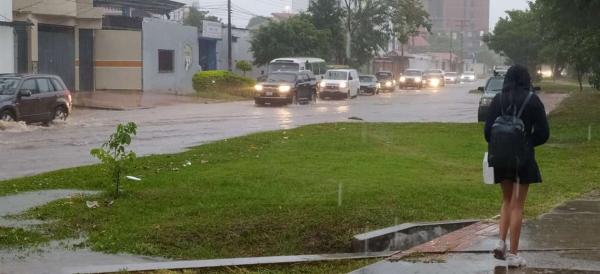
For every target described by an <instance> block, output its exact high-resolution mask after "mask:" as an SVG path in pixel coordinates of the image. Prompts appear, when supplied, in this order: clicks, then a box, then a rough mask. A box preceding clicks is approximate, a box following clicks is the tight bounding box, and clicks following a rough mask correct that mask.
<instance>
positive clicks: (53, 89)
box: [0, 74, 72, 124]
mask: <svg viewBox="0 0 600 274" xmlns="http://www.w3.org/2000/svg"><path fill="white" fill-rule="evenodd" d="M71 107H72V98H71V92H70V91H69V90H68V89H67V87H66V85H65V83H64V82H63V80H62V79H61V78H60V77H58V76H55V75H44V74H0V120H2V121H24V122H26V123H38V122H41V123H44V124H48V123H50V122H51V121H53V120H66V119H67V117H68V116H69V114H70V113H71Z"/></svg>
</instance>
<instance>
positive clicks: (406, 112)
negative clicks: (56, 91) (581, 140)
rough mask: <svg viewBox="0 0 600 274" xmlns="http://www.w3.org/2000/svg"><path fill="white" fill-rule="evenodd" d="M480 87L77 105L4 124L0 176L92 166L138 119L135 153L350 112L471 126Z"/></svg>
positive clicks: (370, 118) (374, 118) (339, 118)
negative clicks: (65, 114) (344, 96)
mask: <svg viewBox="0 0 600 274" xmlns="http://www.w3.org/2000/svg"><path fill="white" fill-rule="evenodd" d="M483 84H484V82H483V81H479V82H477V83H467V84H458V85H449V86H446V87H445V88H441V89H439V90H423V91H416V90H407V91H396V92H394V93H385V94H380V95H377V96H361V97H359V98H358V99H354V100H345V101H319V102H318V103H317V104H310V105H293V106H284V107H256V106H255V105H254V103H253V102H251V101H244V102H232V103H218V104H178V105H171V106H160V107H156V108H149V109H136V110H128V111H109V110H92V109H75V111H74V113H73V114H72V116H71V117H70V118H69V120H68V121H67V122H64V123H58V124H53V125H51V126H50V127H42V126H36V125H24V124H10V125H3V126H2V127H5V128H4V129H1V128H0V151H2V152H3V155H9V157H6V158H5V160H4V161H3V163H2V165H1V166H0V180H1V179H8V178H14V177H20V176H26V175H33V174H38V173H41V172H46V171H51V170H56V169H61V168H68V167H74V166H80V165H85V164H92V163H95V162H96V161H95V160H94V159H93V158H92V157H91V156H90V155H89V151H90V149H91V148H93V147H97V146H99V145H100V144H101V143H102V142H103V141H104V140H105V139H106V138H107V137H108V135H110V134H111V133H112V132H113V130H114V127H115V126H116V125H117V124H118V123H123V122H128V121H133V122H136V123H137V124H138V128H139V131H138V135H137V136H136V138H135V139H134V141H133V149H134V150H135V151H136V152H137V153H138V155H148V154H158V153H172V152H178V151H181V150H184V149H186V148H188V147H190V146H195V145H199V144H203V143H206V142H210V141H215V140H220V139H225V138H231V137H236V136H240V135H245V134H249V133H253V132H259V131H265V130H277V129H289V128H294V127H298V126H302V125H307V124H314V123H325V122H345V121H352V120H349V119H348V118H350V117H359V118H362V119H364V120H365V121H367V122H461V123H463V122H464V123H470V122H475V121H476V120H477V104H478V101H479V95H477V94H469V93H468V90H471V89H475V88H477V86H478V85H483ZM561 98H562V97H560V98H558V99H556V98H551V99H552V100H550V101H560V100H559V99H561ZM547 109H550V107H549V106H547Z"/></svg>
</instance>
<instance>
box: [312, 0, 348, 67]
mask: <svg viewBox="0 0 600 274" xmlns="http://www.w3.org/2000/svg"><path fill="white" fill-rule="evenodd" d="M338 1H339V0H311V1H310V5H309V7H308V14H309V15H310V18H311V22H312V23H313V25H314V26H315V27H316V28H317V29H318V30H322V31H327V38H326V40H325V42H324V43H325V44H326V45H327V47H325V49H326V52H325V55H326V56H327V58H326V59H328V60H330V61H335V62H336V63H338V64H341V63H342V62H343V60H344V54H345V52H344V43H345V41H346V38H345V35H344V27H343V26H342V19H343V11H342V9H341V8H340V7H339V5H338Z"/></svg>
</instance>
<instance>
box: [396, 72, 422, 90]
mask: <svg viewBox="0 0 600 274" xmlns="http://www.w3.org/2000/svg"><path fill="white" fill-rule="evenodd" d="M407 87H413V88H419V89H420V88H422V87H423V71H422V70H418V69H407V70H405V71H404V73H402V76H401V77H400V88H401V89H405V88H407Z"/></svg>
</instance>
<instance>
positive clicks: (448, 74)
mask: <svg viewBox="0 0 600 274" xmlns="http://www.w3.org/2000/svg"><path fill="white" fill-rule="evenodd" d="M456 75H457V73H456V72H446V76H451V77H453V76H456Z"/></svg>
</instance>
